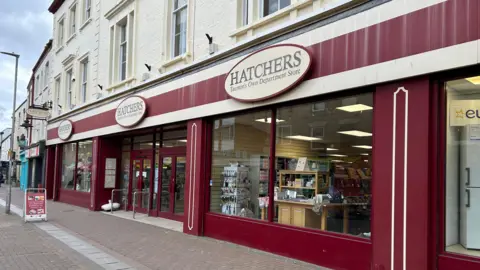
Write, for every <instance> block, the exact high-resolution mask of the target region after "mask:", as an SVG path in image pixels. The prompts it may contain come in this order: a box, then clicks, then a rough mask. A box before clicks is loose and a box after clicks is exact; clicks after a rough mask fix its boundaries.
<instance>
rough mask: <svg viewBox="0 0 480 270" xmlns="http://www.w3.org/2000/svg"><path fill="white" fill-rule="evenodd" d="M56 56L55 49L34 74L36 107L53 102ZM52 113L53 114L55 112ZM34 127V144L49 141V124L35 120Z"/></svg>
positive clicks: (34, 101)
mask: <svg viewBox="0 0 480 270" xmlns="http://www.w3.org/2000/svg"><path fill="white" fill-rule="evenodd" d="M54 54H55V53H54V52H53V49H51V50H50V52H49V53H48V54H47V55H46V56H45V58H44V59H43V60H42V61H41V62H40V63H39V65H38V67H37V70H36V72H35V74H34V75H35V88H34V91H33V92H34V93H33V96H34V97H33V104H34V105H37V106H40V105H42V104H44V103H46V102H48V101H51V100H53V91H52V85H53V84H52V81H53V77H54V75H53V74H54V71H53V70H52V69H53V65H54V61H55V57H54ZM47 65H48V68H47ZM37 77H38V78H41V79H40V82H37V81H36V78H37ZM30 94H31V93H30ZM29 98H30V97H29ZM27 103H28V102H27ZM26 107H28V106H26ZM51 112H53V110H52V111H51ZM23 120H24V119H22V123H23ZM17 122H18V121H17ZM32 126H33V127H32V141H31V142H32V143H37V142H38V141H40V140H46V139H47V128H46V127H47V123H46V122H45V121H40V120H33V121H32ZM22 129H24V128H22ZM23 133H25V132H23Z"/></svg>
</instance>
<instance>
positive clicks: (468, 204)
mask: <svg viewBox="0 0 480 270" xmlns="http://www.w3.org/2000/svg"><path fill="white" fill-rule="evenodd" d="M465 192H467V204H466V205H465V206H466V207H470V189H466V190H465Z"/></svg>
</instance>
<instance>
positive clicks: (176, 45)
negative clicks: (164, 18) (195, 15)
mask: <svg viewBox="0 0 480 270" xmlns="http://www.w3.org/2000/svg"><path fill="white" fill-rule="evenodd" d="M187 1H188V0H174V1H173V13H172V18H173V31H172V32H173V39H172V41H173V46H172V48H173V53H172V55H173V57H176V56H179V55H182V54H184V53H186V51H187V12H188V9H187V7H188V5H187Z"/></svg>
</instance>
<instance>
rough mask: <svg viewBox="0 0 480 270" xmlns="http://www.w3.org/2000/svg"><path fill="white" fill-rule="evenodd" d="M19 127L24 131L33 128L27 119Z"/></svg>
mask: <svg viewBox="0 0 480 270" xmlns="http://www.w3.org/2000/svg"><path fill="white" fill-rule="evenodd" d="M20 126H21V127H24V128H26V129H29V128H32V127H33V125H32V123H30V121H28V119H25V121H23V123H22V124H21V125H20Z"/></svg>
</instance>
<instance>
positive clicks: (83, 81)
mask: <svg viewBox="0 0 480 270" xmlns="http://www.w3.org/2000/svg"><path fill="white" fill-rule="evenodd" d="M80 65H81V71H82V77H81V82H80V83H81V86H80V91H81V93H80V97H81V99H82V103H85V102H86V101H87V84H88V83H87V82H88V58H85V60H83V61H82V62H81V64H80Z"/></svg>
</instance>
